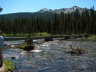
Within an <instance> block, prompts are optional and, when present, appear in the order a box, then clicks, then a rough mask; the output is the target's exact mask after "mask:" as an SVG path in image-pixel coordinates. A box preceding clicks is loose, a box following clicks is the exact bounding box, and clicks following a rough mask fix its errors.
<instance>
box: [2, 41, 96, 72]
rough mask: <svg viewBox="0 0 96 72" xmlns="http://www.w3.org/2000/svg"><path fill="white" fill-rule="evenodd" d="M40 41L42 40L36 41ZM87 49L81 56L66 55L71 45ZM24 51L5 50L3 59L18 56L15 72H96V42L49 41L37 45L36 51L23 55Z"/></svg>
mask: <svg viewBox="0 0 96 72" xmlns="http://www.w3.org/2000/svg"><path fill="white" fill-rule="evenodd" d="M35 41H40V40H35ZM22 42H23V41H6V43H7V44H11V43H12V44H14V45H17V44H21V43H22ZM70 44H71V45H73V46H80V47H83V48H85V49H86V52H85V53H84V54H81V55H71V54H68V53H66V51H67V50H69V45H70ZM22 51H23V50H22V49H18V48H14V49H5V50H4V51H3V59H10V60H11V57H13V56H16V57H17V58H16V59H13V60H12V62H13V64H15V67H16V69H15V71H14V72H96V42H94V41H59V40H54V41H49V42H45V43H42V44H35V50H32V51H31V52H29V53H27V54H22V53H21V52H22Z"/></svg>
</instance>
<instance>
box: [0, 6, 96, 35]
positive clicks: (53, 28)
mask: <svg viewBox="0 0 96 72" xmlns="http://www.w3.org/2000/svg"><path fill="white" fill-rule="evenodd" d="M0 30H1V31H2V32H3V33H6V34H34V33H38V32H47V33H49V34H96V12H95V10H94V7H93V8H90V10H88V9H86V8H85V9H84V10H83V12H82V13H81V12H80V11H79V10H78V9H76V11H75V12H73V13H69V12H68V13H64V12H61V13H60V14H57V13H54V17H52V18H48V19H46V18H44V17H43V16H41V17H37V18H33V17H31V18H20V17H19V18H14V19H9V18H7V19H4V18H3V17H2V18H1V20H0Z"/></svg>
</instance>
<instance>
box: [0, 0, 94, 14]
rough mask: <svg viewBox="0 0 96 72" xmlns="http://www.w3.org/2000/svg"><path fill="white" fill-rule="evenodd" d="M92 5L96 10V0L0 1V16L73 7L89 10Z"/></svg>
mask: <svg viewBox="0 0 96 72" xmlns="http://www.w3.org/2000/svg"><path fill="white" fill-rule="evenodd" d="M93 5H94V7H95V9H96V0H0V6H1V7H2V8H3V11H2V12H1V13H0V14H8V13H17V12H36V11H38V10H40V9H42V8H47V9H53V10H54V9H60V8H70V7H73V6H79V7H82V8H85V7H86V8H90V7H92V6H93Z"/></svg>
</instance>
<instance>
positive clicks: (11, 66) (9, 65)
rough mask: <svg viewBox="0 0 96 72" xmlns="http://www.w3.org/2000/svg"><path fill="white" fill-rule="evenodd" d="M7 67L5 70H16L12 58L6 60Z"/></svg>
mask: <svg viewBox="0 0 96 72" xmlns="http://www.w3.org/2000/svg"><path fill="white" fill-rule="evenodd" d="M4 64H5V69H4V72H8V71H14V68H15V67H14V65H13V63H12V62H11V61H10V60H4Z"/></svg>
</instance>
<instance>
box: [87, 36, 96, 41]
mask: <svg viewBox="0 0 96 72" xmlns="http://www.w3.org/2000/svg"><path fill="white" fill-rule="evenodd" d="M88 39H89V40H93V41H96V35H90V37H89V38H88Z"/></svg>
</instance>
